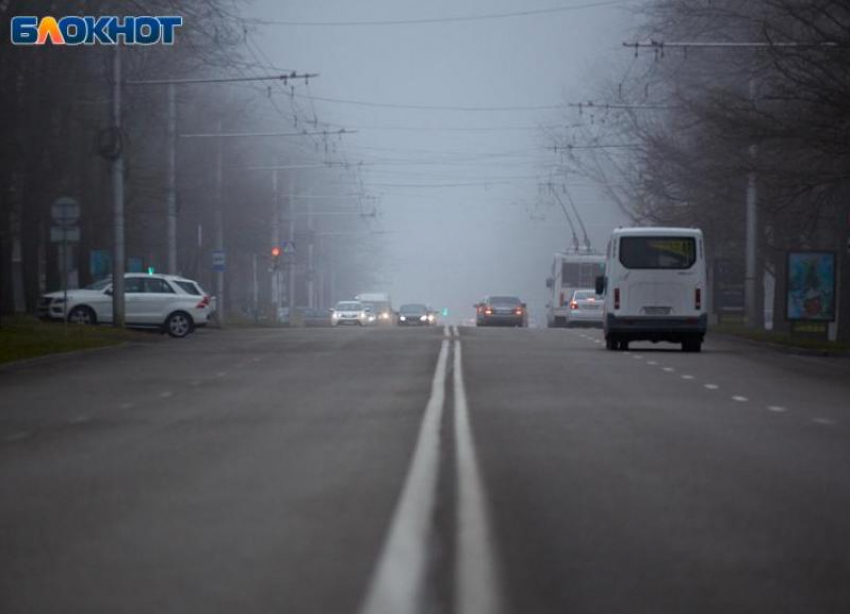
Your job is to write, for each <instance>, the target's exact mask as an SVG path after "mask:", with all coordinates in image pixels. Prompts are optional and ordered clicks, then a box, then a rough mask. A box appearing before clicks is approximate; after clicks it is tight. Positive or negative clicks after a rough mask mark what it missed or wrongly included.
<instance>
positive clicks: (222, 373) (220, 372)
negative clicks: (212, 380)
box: [215, 371, 227, 377]
mask: <svg viewBox="0 0 850 614" xmlns="http://www.w3.org/2000/svg"><path fill="white" fill-rule="evenodd" d="M225 375H227V373H226V372H225V371H219V372H218V373H216V374H215V376H216V377H224V376H225Z"/></svg>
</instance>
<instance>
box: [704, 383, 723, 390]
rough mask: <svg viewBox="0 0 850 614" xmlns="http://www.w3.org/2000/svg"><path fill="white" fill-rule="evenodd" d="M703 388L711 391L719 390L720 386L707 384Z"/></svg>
mask: <svg viewBox="0 0 850 614" xmlns="http://www.w3.org/2000/svg"><path fill="white" fill-rule="evenodd" d="M703 388H708V389H709V390H718V389H719V388H720V386H718V385H717V384H705V385H703Z"/></svg>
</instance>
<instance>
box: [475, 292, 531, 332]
mask: <svg viewBox="0 0 850 614" xmlns="http://www.w3.org/2000/svg"><path fill="white" fill-rule="evenodd" d="M475 312H476V317H475V325H476V326H523V327H524V326H527V325H528V310H527V308H526V305H525V303H523V302H522V301H521V300H519V298H517V297H515V296H488V297H487V298H485V299H484V301H482V302H481V303H479V304H478V305H475Z"/></svg>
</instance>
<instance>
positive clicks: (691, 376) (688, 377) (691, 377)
mask: <svg viewBox="0 0 850 614" xmlns="http://www.w3.org/2000/svg"><path fill="white" fill-rule="evenodd" d="M682 379H689V380H690V379H694V376H693V375H683V376H682Z"/></svg>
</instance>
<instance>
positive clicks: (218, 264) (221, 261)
mask: <svg viewBox="0 0 850 614" xmlns="http://www.w3.org/2000/svg"><path fill="white" fill-rule="evenodd" d="M212 268H213V271H216V272H219V273H222V272H224V270H225V269H226V268H227V255H226V254H225V253H224V251H223V250H216V251H214V252H213V253H212Z"/></svg>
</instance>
